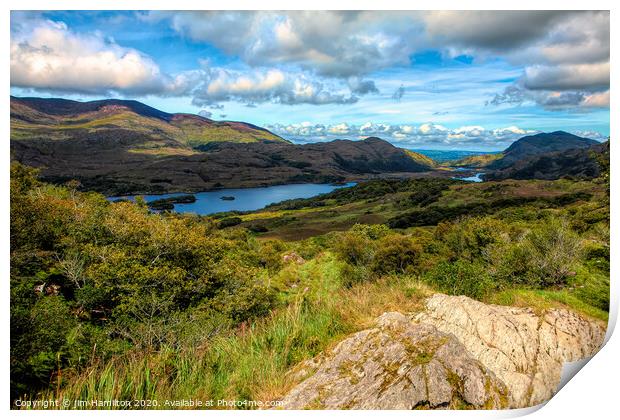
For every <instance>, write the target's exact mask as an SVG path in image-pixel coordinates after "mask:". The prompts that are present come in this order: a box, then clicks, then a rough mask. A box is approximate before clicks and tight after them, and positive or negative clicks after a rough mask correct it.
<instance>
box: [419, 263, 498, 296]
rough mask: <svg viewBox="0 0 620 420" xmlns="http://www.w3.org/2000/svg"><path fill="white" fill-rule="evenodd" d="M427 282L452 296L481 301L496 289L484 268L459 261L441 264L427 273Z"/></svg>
mask: <svg viewBox="0 0 620 420" xmlns="http://www.w3.org/2000/svg"><path fill="white" fill-rule="evenodd" d="M425 279H426V281H427V282H428V283H429V284H431V285H432V286H435V287H437V288H439V289H440V290H442V291H443V292H445V293H449V294H451V295H465V296H469V297H471V298H474V299H481V298H483V297H484V296H485V295H486V294H487V293H489V292H490V291H491V290H493V288H494V284H493V282H492V280H491V278H490V277H489V275H488V273H487V272H486V271H485V269H484V267H483V266H482V265H480V264H477V263H470V262H468V261H463V260H457V261H455V262H446V261H444V262H441V263H439V264H437V265H436V266H435V268H434V269H432V270H431V271H429V272H428V273H426V276H425Z"/></svg>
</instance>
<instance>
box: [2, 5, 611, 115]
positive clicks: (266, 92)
mask: <svg viewBox="0 0 620 420" xmlns="http://www.w3.org/2000/svg"><path fill="white" fill-rule="evenodd" d="M29 16H30V15H24V16H21V15H19V14H13V15H12V30H11V84H12V86H17V87H25V88H34V89H39V90H46V91H57V92H72V93H89V94H117V93H121V94H130V95H148V94H156V95H161V96H166V95H176V96H182V95H189V96H193V102H194V104H197V105H198V106H209V107H214V106H218V104H220V102H225V101H238V102H241V103H244V104H246V105H247V106H255V105H256V104H260V103H265V102H275V103H280V104H287V105H295V104H300V103H303V104H316V105H324V104H351V103H355V102H357V101H358V100H359V98H360V97H362V96H363V95H368V94H376V93H378V92H379V89H378V87H377V86H378V82H376V81H375V80H372V79H373V78H374V77H376V74H377V73H376V72H377V71H381V70H384V69H389V68H394V67H399V66H403V67H408V66H411V65H412V61H411V57H412V55H413V54H415V53H416V52H420V51H425V50H429V49H431V50H438V51H440V52H441V53H442V54H443V55H444V56H447V57H456V56H459V55H463V54H465V55H468V56H471V57H473V58H474V60H480V59H485V58H495V57H501V58H503V59H505V60H508V61H509V62H510V63H511V64H514V65H517V66H521V67H522V68H523V75H522V76H521V77H520V78H519V80H517V82H515V83H514V85H513V86H511V87H509V88H507V89H506V90H505V91H502V92H498V93H497V95H496V96H495V97H493V98H492V99H491V100H489V101H488V104H489V105H502V104H513V105H514V104H519V103H524V102H531V103H536V104H539V105H541V106H544V107H547V108H550V109H563V108H581V109H587V108H596V107H605V106H608V102H609V94H608V90H609V51H610V46H609V44H610V39H609V38H610V37H609V26H610V21H609V12H608V11H458V12H457V11H420V12H414V11H411V12H402V11H399V12H392V11H388V12H380V11H288V12H274V11H254V12H248V11H199V12H196V11H177V12H166V11H153V12H147V13H140V14H139V15H138V16H140V19H143V20H144V21H146V22H147V23H148V22H150V21H164V22H167V23H168V24H169V25H170V27H171V28H172V29H173V30H175V31H176V32H177V33H179V34H181V35H182V36H184V37H187V38H191V39H192V40H194V41H196V42H204V43H208V44H210V45H212V46H214V47H215V48H217V49H219V50H220V51H221V52H223V53H224V54H226V55H228V56H230V57H235V59H237V58H238V59H239V60H240V61H241V63H240V64H239V66H238V67H236V69H237V70H235V71H231V70H225V69H222V68H212V67H211V66H209V65H206V64H203V65H202V67H200V68H197V69H194V70H190V71H184V72H182V73H180V74H174V75H169V74H165V73H164V72H163V71H162V70H161V69H160V68H159V66H158V64H157V63H156V62H155V61H154V60H153V59H152V58H151V57H149V56H147V55H145V54H143V53H141V52H139V51H137V50H135V49H132V48H127V47H123V46H121V45H119V44H118V43H116V42H115V41H114V40H112V39H109V38H106V37H105V36H104V35H102V34H101V33H99V32H96V31H95V32H92V33H76V32H74V31H72V30H71V29H70V28H68V27H67V25H66V24H64V23H62V22H53V21H49V20H44V19H43V18H42V17H41V16H42V15H41V14H40V13H39V14H32V15H31V16H33V18H28V17H29ZM413 65H414V66H415V65H416V64H415V63H414V64H413ZM379 86H380V85H379ZM390 89H391V88H390ZM404 93H405V88H404V87H402V86H401V87H400V88H398V89H396V91H395V92H394V94H393V96H392V97H393V99H394V100H396V101H399V100H401V99H402V98H403V95H404Z"/></svg>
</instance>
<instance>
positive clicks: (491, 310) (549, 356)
mask: <svg viewBox="0 0 620 420" xmlns="http://www.w3.org/2000/svg"><path fill="white" fill-rule="evenodd" d="M415 321H417V322H420V323H424V324H428V325H433V326H435V327H436V328H437V329H438V330H440V331H442V332H444V333H446V334H452V335H454V336H455V337H456V338H457V339H458V340H459V341H460V342H461V343H462V344H463V346H465V348H466V349H467V351H468V352H469V353H470V354H471V355H472V356H473V357H474V358H475V359H476V360H478V361H480V362H481V363H482V364H483V365H484V366H486V367H487V368H488V369H489V370H491V371H492V372H494V373H495V375H497V377H498V378H499V379H500V380H501V381H502V382H503V383H504V384H506V386H507V387H508V389H509V396H510V398H509V405H510V407H528V406H533V405H537V404H540V403H543V402H545V401H548V400H549V399H550V398H551V397H552V396H553V394H554V393H555V391H556V390H557V387H558V384H559V382H560V375H561V373H562V365H563V364H564V363H566V362H572V361H576V360H579V359H583V358H585V357H589V356H592V355H593V354H594V353H596V352H597V351H598V349H599V348H600V347H601V346H602V344H603V339H604V337H605V329H604V328H603V327H602V326H601V325H599V324H597V323H594V322H590V321H587V320H585V319H583V318H581V317H580V316H578V315H576V314H575V313H573V312H571V311H568V310H564V309H551V310H548V311H544V312H543V313H540V314H537V313H535V312H534V311H533V310H532V309H529V308H515V307H510V306H499V305H486V304H484V303H481V302H478V301H476V300H474V299H470V298H468V297H465V296H446V295H441V294H437V295H434V296H432V297H431V298H430V299H429V300H428V301H427V304H426V310H425V311H424V312H422V313H420V314H419V315H417V316H416V317H415Z"/></svg>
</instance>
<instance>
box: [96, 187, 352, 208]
mask: <svg viewBox="0 0 620 420" xmlns="http://www.w3.org/2000/svg"><path fill="white" fill-rule="evenodd" d="M353 185H355V182H349V183H347V184H343V185H333V184H287V185H274V186H272V187H260V188H229V189H222V190H217V191H205V192H200V193H195V194H193V195H194V196H195V197H196V202H194V203H187V204H175V205H174V211H176V212H179V213H196V214H200V215H206V214H213V213H220V212H224V211H233V210H238V211H251V210H258V209H262V208H263V207H265V206H267V205H269V204H272V203H278V202H280V201H284V200H291V199H295V198H309V197H314V196H315V195H319V194H325V193H328V192H331V191H333V190H335V189H338V188H346V187H352V186H353ZM179 195H183V193H171V194H156V195H153V194H151V195H149V194H138V195H128V196H122V197H108V200H110V201H114V200H118V199H128V200H134V199H135V198H136V197H138V196H140V197H143V198H144V199H145V200H146V201H147V202H149V201H153V200H159V199H161V198H168V197H174V196H179ZM224 196H226V197H235V199H234V200H222V199H221V197H224Z"/></svg>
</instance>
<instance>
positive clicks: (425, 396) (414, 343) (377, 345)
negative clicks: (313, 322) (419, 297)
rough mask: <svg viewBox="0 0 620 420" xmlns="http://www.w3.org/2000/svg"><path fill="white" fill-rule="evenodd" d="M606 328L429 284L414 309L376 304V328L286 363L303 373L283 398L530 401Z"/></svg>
mask: <svg viewBox="0 0 620 420" xmlns="http://www.w3.org/2000/svg"><path fill="white" fill-rule="evenodd" d="M604 335H605V330H604V328H603V327H602V326H600V325H598V324H596V323H594V322H590V321H587V320H585V319H583V318H581V317H579V316H578V315H576V314H574V313H572V312H570V311H567V310H560V309H553V310H549V311H546V312H544V313H543V314H536V313H535V312H534V311H532V310H530V309H527V308H515V307H509V306H498V305H487V304H483V303H481V302H478V301H475V300H473V299H470V298H467V297H465V296H447V295H442V294H436V295H433V296H432V297H431V298H429V299H428V301H427V303H426V310H425V311H423V312H422V313H420V314H417V315H414V316H412V317H411V318H410V317H408V316H406V315H403V314H401V313H398V312H388V313H384V314H383V315H381V316H380V317H379V318H377V320H376V327H375V328H371V329H367V330H363V331H360V332H358V333H355V334H353V335H351V336H349V337H348V338H346V339H345V340H343V341H341V342H340V343H339V344H338V345H336V347H334V349H333V350H331V351H329V352H327V353H325V354H321V355H320V357H317V358H316V359H314V360H312V361H311V362H312V363H310V361H309V362H308V363H304V364H302V365H301V367H299V368H298V369H296V370H294V375H295V376H294V377H296V378H299V380H300V381H301V382H300V383H299V384H298V385H297V386H296V387H294V388H293V389H292V390H291V391H290V392H289V393H288V394H287V395H286V396H284V398H283V405H282V406H281V408H285V409H302V408H315V409H316V408H323V409H416V408H454V409H456V408H475V409H482V408H485V409H498V408H518V407H527V406H531V405H536V404H539V403H542V402H544V401H546V400H548V399H549V398H551V397H552V396H553V393H554V392H555V391H556V389H557V386H558V383H559V380H560V374H561V370H562V364H563V363H565V362H569V361H574V360H578V359H581V358H584V357H588V356H591V355H592V354H594V353H595V352H596V351H597V350H598V349H599V348H600V346H601V345H602V343H603V338H604ZM304 378H305V379H304ZM302 379H303V380H302Z"/></svg>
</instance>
